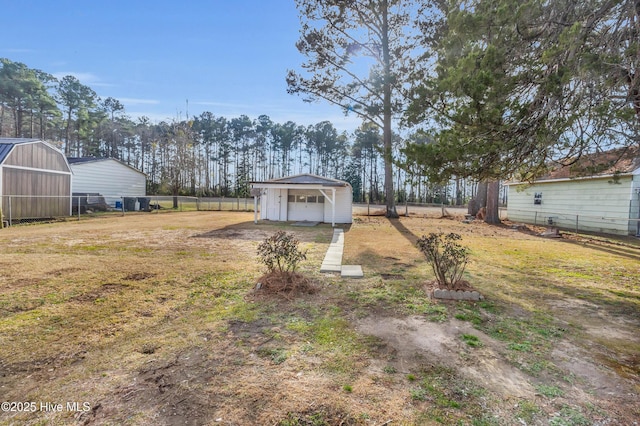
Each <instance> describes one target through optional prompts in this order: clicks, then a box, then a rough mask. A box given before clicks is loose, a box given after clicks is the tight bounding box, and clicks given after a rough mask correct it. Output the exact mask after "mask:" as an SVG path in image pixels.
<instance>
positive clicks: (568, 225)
mask: <svg viewBox="0 0 640 426" xmlns="http://www.w3.org/2000/svg"><path fill="white" fill-rule="evenodd" d="M507 218H508V219H509V220H510V221H512V222H521V223H527V224H531V225H537V226H547V227H554V228H559V229H565V230H569V231H573V232H576V233H579V232H595V233H602V234H615V235H635V236H638V237H640V220H639V219H630V218H621V217H607V216H594V215H585V214H575V213H574V212H553V211H532V210H517V209H508V212H507Z"/></svg>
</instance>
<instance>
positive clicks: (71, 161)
mask: <svg viewBox="0 0 640 426" xmlns="http://www.w3.org/2000/svg"><path fill="white" fill-rule="evenodd" d="M67 161H68V162H69V164H85V163H93V162H98V161H115V162H117V163H120V164H122V165H123V166H125V167H128V168H130V169H131V170H134V171H136V172H138V173H140V174H143V175H145V176H146V174H144V173H143V172H141V171H140V170H138V169H136V168H135V167H133V166H130V165H128V164H127V163H124V162H122V161H120V160H118V159H117V158H102V157H67Z"/></svg>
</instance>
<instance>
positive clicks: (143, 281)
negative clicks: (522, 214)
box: [0, 212, 640, 426]
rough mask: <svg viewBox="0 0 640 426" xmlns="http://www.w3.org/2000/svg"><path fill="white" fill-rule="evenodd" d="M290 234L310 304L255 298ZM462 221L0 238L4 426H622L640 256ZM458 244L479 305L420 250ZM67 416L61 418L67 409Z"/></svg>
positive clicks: (230, 224) (634, 401)
mask: <svg viewBox="0 0 640 426" xmlns="http://www.w3.org/2000/svg"><path fill="white" fill-rule="evenodd" d="M280 229H284V230H286V231H288V232H293V233H295V234H296V237H297V238H298V239H299V240H300V245H301V247H302V248H303V249H306V250H308V253H307V260H306V261H305V262H303V263H302V265H301V267H300V269H301V272H302V273H303V274H305V275H306V276H307V277H309V278H310V279H311V280H312V281H313V282H314V284H315V285H316V287H317V289H318V291H317V292H316V293H314V294H304V295H299V296H297V297H289V298H285V297H279V296H273V295H265V294H262V293H261V292H260V291H258V290H255V286H256V283H257V281H258V279H259V277H260V276H261V275H262V274H263V273H264V272H265V269H264V267H263V266H262V265H260V264H259V263H258V261H257V255H256V247H257V246H258V244H259V243H260V242H261V241H263V240H264V239H265V238H267V237H268V236H270V235H272V234H273V233H275V232H276V231H277V230H280ZM526 231H527V230H526V229H525V230H516V229H511V228H510V227H508V226H500V227H492V226H488V225H485V224H481V223H478V224H476V223H472V224H463V223H461V221H460V220H456V219H438V218H426V217H418V216H412V217H408V218H404V217H403V218H401V219H399V220H387V219H385V218H383V217H371V218H367V217H356V220H355V222H354V223H353V225H351V226H348V227H345V251H344V258H343V263H344V264H360V265H362V267H363V270H364V272H365V278H363V279H341V278H339V277H338V276H336V275H332V274H321V273H320V272H319V269H320V264H321V262H322V259H323V257H324V254H325V252H326V250H327V247H328V245H329V243H330V242H331V237H332V229H331V227H330V225H326V224H323V225H319V226H316V227H311V228H306V227H293V226H290V225H286V224H276V223H261V224H258V225H255V224H254V223H253V213H241V212H183V213H173V214H148V213H136V214H127V215H125V216H116V217H106V216H105V217H98V218H93V219H87V220H81V221H77V222H76V221H73V222H63V223H54V224H41V225H30V226H15V227H11V228H9V229H3V230H0V246H1V247H2V257H0V268H1V269H0V271H2V272H1V273H0V396H1V397H0V402H7V401H8V402H13V404H9V405H8V406H7V405H3V410H2V411H0V425H12V424H33V425H41V424H114V425H115V424H131V425H138V424H140V425H146V424H158V425H163V424H166V425H174V424H175V425H178V424H182V425H183V424H190V425H200V424H204V425H208V424H214V425H218V424H222V425H225V424H226V425H249V424H251V425H253V424H258V425H263V424H264V425H282V426H285V425H287V426H288V425H291V426H293V425H340V424H342V425H383V424H408V425H412V424H415V425H440V424H444V425H519V424H526V425H555V426H559V425H592V424H602V425H605V424H606V425H631V424H633V422H634V421H636V420H637V419H638V418H640V398H639V396H638V394H639V393H640V366H639V363H640V359H639V358H640V333H638V330H639V327H640V278H639V277H640V244H639V243H638V240H637V239H635V240H631V239H629V240H624V241H622V240H612V239H606V238H601V237H599V238H596V237H585V236H576V235H569V236H565V238H562V239H543V238H541V237H538V236H535V235H534V234H533V233H532V232H526ZM429 232H457V233H459V234H461V235H462V237H463V239H462V244H464V245H466V246H468V247H469V248H470V250H471V259H472V261H471V263H470V264H469V265H468V267H467V271H466V272H465V279H467V280H468V281H469V282H470V283H471V284H472V285H473V286H474V287H475V288H476V289H477V290H478V291H480V292H481V293H482V294H483V295H484V296H485V300H483V301H481V302H478V303H470V302H442V301H435V300H432V299H431V298H430V297H429V295H428V289H429V284H428V283H429V282H431V280H432V279H433V274H432V272H431V270H430V267H429V266H428V265H427V264H426V262H425V261H424V258H423V257H422V255H421V254H420V253H419V251H418V250H417V249H416V248H415V245H414V243H415V240H416V239H417V238H418V237H420V236H421V235H423V234H427V233H429ZM57 404H60V405H57Z"/></svg>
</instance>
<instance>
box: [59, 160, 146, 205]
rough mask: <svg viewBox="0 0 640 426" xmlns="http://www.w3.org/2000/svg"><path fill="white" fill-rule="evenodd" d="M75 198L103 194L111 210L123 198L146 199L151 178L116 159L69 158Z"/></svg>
mask: <svg viewBox="0 0 640 426" xmlns="http://www.w3.org/2000/svg"><path fill="white" fill-rule="evenodd" d="M67 160H68V161H69V165H70V166H71V171H72V172H73V184H72V189H73V193H74V194H100V195H102V196H103V197H104V199H105V201H106V203H107V204H109V205H110V206H111V207H115V206H116V202H118V201H120V202H121V200H122V197H144V196H145V195H146V191H147V177H146V175H145V174H144V173H142V172H141V171H139V170H137V169H135V168H133V167H131V166H128V165H126V164H125V163H123V162H121V161H119V160H116V159H115V158H94V157H79V158H68V159H67Z"/></svg>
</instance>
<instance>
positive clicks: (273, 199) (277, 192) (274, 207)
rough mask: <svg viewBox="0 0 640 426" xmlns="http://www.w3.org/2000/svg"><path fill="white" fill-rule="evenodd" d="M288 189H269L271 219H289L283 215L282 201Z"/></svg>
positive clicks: (268, 208)
mask: <svg viewBox="0 0 640 426" xmlns="http://www.w3.org/2000/svg"><path fill="white" fill-rule="evenodd" d="M286 196H287V191H286V190H285V189H269V191H268V193H267V197H268V198H267V210H268V211H267V217H266V219H269V220H287V218H286V217H283V215H282V214H281V213H282V208H281V206H282V203H283V202H284V200H285V199H286Z"/></svg>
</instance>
